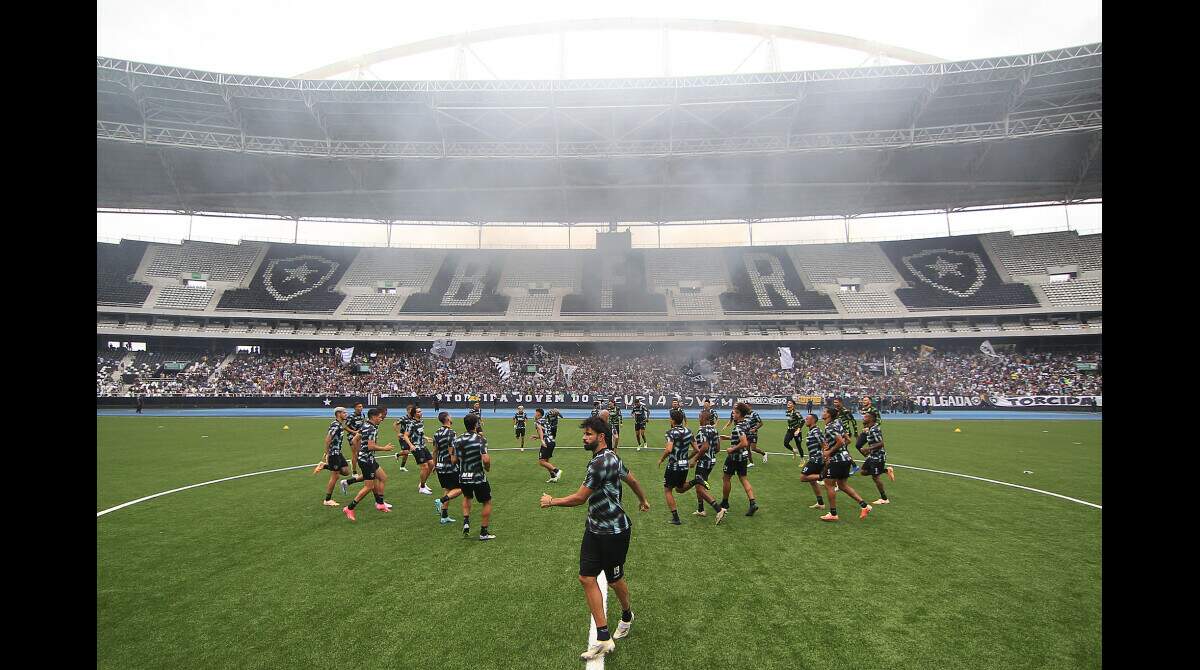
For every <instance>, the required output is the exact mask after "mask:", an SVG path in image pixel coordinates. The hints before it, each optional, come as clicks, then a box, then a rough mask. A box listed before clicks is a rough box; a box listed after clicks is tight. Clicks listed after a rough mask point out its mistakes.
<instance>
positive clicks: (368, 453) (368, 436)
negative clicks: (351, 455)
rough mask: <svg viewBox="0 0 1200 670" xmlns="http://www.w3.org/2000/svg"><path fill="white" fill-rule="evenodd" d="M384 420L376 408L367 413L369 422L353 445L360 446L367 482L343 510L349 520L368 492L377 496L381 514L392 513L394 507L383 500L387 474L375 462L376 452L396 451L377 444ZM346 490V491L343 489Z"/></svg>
mask: <svg viewBox="0 0 1200 670" xmlns="http://www.w3.org/2000/svg"><path fill="white" fill-rule="evenodd" d="M382 420H383V413H382V412H380V411H379V410H378V409H376V408H372V409H370V410H368V411H367V421H366V423H364V424H363V427H362V431H361V432H360V433H359V434H358V435H356V436H355V437H354V440H353V442H352V444H357V446H358V455H357V458H358V467H359V468H360V469H362V474H363V479H364V480H365V481H366V486H363V487H362V489H361V490H360V491H359V492H358V495H356V496H354V500H351V501H350V504H349V505H347V506H345V507H343V508H342V513H344V514H345V515H346V518H347V519H350V520H351V521H354V520H355V519H354V508H355V507H357V506H358V501H360V500H362V499H363V497H364V496H366V495H367V492H368V491H370V492H371V493H372V494H374V495H375V509H377V510H379V511H380V512H390V511H392V506H391V505H389V504H387V503H386V502H385V501H384V499H383V489H384V484H386V483H387V473H386V472H384V471H383V468H382V467H380V465H379V462H378V461H376V460H375V452H377V451H392V450H394V449H395V447H393V446H392V445H391V443H388V444H385V445H383V446H382V447H381V446H379V445H378V444H377V443H376V442H375V438H376V437H377V436H378V435H379V422H380V421H382ZM343 490H344V489H343Z"/></svg>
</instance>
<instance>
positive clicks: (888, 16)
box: [96, 0, 1101, 79]
mask: <svg viewBox="0 0 1200 670" xmlns="http://www.w3.org/2000/svg"><path fill="white" fill-rule="evenodd" d="M602 17H670V18H692V19H725V20H733V21H746V22H754V23H764V24H776V25H787V26H792V27H796V28H805V29H809V30H818V31H823V32H831V33H838V34H843V35H849V36H852V37H857V38H861V39H867V40H874V41H877V42H882V43H885V44H890V45H894V46H900V47H905V48H908V49H914V50H917V51H922V52H925V53H929V54H932V55H935V56H938V57H941V58H945V59H948V60H964V59H970V58H980V57H988V56H1001V55H1010V54H1017V53H1027V52H1032V51H1043V50H1049V49H1055V48H1058V47H1064V46H1074V45H1079V44H1087V43H1091V42H1099V41H1101V30H1100V29H1101V3H1100V2H1099V0H1083V1H1080V0H1056V1H1055V2H1045V1H1044V0H982V1H978V2H962V1H961V0H925V1H918V2H896V1H894V0H892V1H889V0H862V1H858V2H829V1H827V0H821V1H819V2H806V1H799V0H796V1H791V2H779V1H778V0H737V1H730V0H688V1H684V2H681V1H667V0H663V1H659V2H653V1H648V0H609V1H607V2H594V3H592V2H562V1H561V0H554V1H549V0H509V1H505V2H495V1H490V2H485V1H479V0H460V1H458V2H445V3H412V2H395V1H392V2H380V1H373V2H372V1H364V0H344V1H339V2H328V1H317V0H256V1H254V2H239V1H236V0H208V1H205V0H98V1H97V29H96V35H97V52H98V53H97V55H101V56H108V57H114V58H124V59H129V60H138V61H144V62H151V63H158V64H164V65H179V66H184V67H189V68H195V69H202V70H213V71H219V72H234V73H241V74H262V75H271V76H293V75H296V74H299V73H301V72H304V71H307V70H310V69H313V68H316V67H319V66H322V65H326V64H328V63H332V62H335V61H338V60H342V59H346V58H351V57H354V56H357V55H360V54H364V53H369V52H371V51H375V50H379V49H384V48H388V47H392V46H396V45H399V44H405V43H408V42H413V41H417V40H423V39H427V38H432V37H438V36H441V35H447V34H453V33H460V32H464V31H469V30H479V29H484V28H494V27H500V26H508V25H516V24H522V23H532V22H540V21H550V20H565V19H588V18H602ZM700 37H703V36H700ZM719 38H720V36H707V38H706V41H704V42H702V43H695V42H689V38H688V36H687V35H679V36H678V37H673V38H672V50H673V51H674V52H676V53H675V58H674V59H673V60H674V61H675V62H672V63H671V70H672V72H671V74H675V75H683V74H699V73H705V74H720V73H727V72H732V71H734V70H735V69H736V68H738V67H739V66H740V67H741V71H761V70H763V69H765V68H764V66H765V58H766V49H758V50H757V52H751V49H752V48H753V47H754V46H755V44H756V43H757V41H758V40H757V38H753V37H748V36H724V38H725V39H724V41H721V40H720V39H719ZM553 39H554V38H553V37H552V36H547V37H546V38H545V39H540V40H539V39H538V38H526V39H524V40H509V41H507V43H491V44H488V45H480V46H479V47H478V48H477V49H476V52H477V53H476V54H472V57H471V58H470V59H469V62H468V65H467V67H468V73H469V75H470V76H472V77H477V78H491V76H492V75H491V74H490V73H488V72H487V70H486V69H485V68H484V64H485V63H481V62H480V60H476V59H475V56H476V55H478V56H479V57H480V59H481V60H482V61H486V65H487V66H488V67H491V68H492V69H493V70H494V71H495V72H494V74H495V75H496V76H499V77H502V78H540V77H555V76H557V72H556V71H551V70H550V69H548V68H549V62H550V61H555V60H556V58H557V50H556V47H557V42H553ZM697 39H699V38H697ZM568 40H569V44H568V62H567V66H566V69H567V76H573V77H589V76H598V77H599V76H652V75H657V74H659V72H658V71H657V70H658V69H660V65H659V64H658V61H659V60H660V59H659V57H658V56H657V49H658V48H659V37H658V36H657V35H654V34H653V33H651V32H648V31H647V32H645V34H643V35H640V36H635V35H628V36H614V35H613V34H611V33H607V34H592V35H587V34H577V35H572V36H569V37H568ZM615 44H619V45H620V48H613V45H615ZM704 45H708V46H704ZM712 45H718V46H717V47H716V48H713V47H712ZM839 52H840V53H839ZM552 54H553V57H551V55H552ZM453 57H454V55H453V52H452V50H446V52H445V53H442V54H431V55H429V56H428V57H420V56H418V57H413V58H410V59H406V62H405V63H403V64H399V63H397V64H394V65H395V66H394V67H391V68H387V71H386V72H379V73H374V74H377V75H386V78H392V77H395V78H439V79H440V78H448V77H449V76H450V73H451V67H452V61H453ZM855 58H857V59H859V60H860V61H861V59H862V58H863V55H862V54H858V53H856V52H846V51H843V50H838V49H832V48H830V47H819V48H815V49H814V48H805V47H804V45H803V44H795V43H793V44H791V45H781V46H780V48H779V62H780V65H781V66H782V68H783V69H813V68H821V67H852V66H855V65H858V64H859V63H856V62H854V59H855ZM376 69H383V68H376ZM640 70H644V71H640ZM371 74H372V73H368V75H367V76H369V77H370V78H378V77H376V76H371Z"/></svg>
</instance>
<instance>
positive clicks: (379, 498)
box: [375, 493, 383, 505]
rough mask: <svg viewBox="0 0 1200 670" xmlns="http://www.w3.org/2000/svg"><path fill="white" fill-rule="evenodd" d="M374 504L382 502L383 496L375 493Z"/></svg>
mask: <svg viewBox="0 0 1200 670" xmlns="http://www.w3.org/2000/svg"><path fill="white" fill-rule="evenodd" d="M375 504H376V505H382V504H383V496H381V495H379V494H378V493H376V494H375Z"/></svg>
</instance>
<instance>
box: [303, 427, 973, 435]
mask: <svg viewBox="0 0 1200 670" xmlns="http://www.w3.org/2000/svg"><path fill="white" fill-rule="evenodd" d="M284 428H287V426H284ZM954 432H956V433H961V432H962V428H955V429H954Z"/></svg>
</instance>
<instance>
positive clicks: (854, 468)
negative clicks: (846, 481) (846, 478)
mask: <svg viewBox="0 0 1200 670" xmlns="http://www.w3.org/2000/svg"><path fill="white" fill-rule="evenodd" d="M861 469H862V468H860V467H858V463H853V464H851V468H850V475H851V476H854V475H857V474H858V471H859V470H861Z"/></svg>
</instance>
